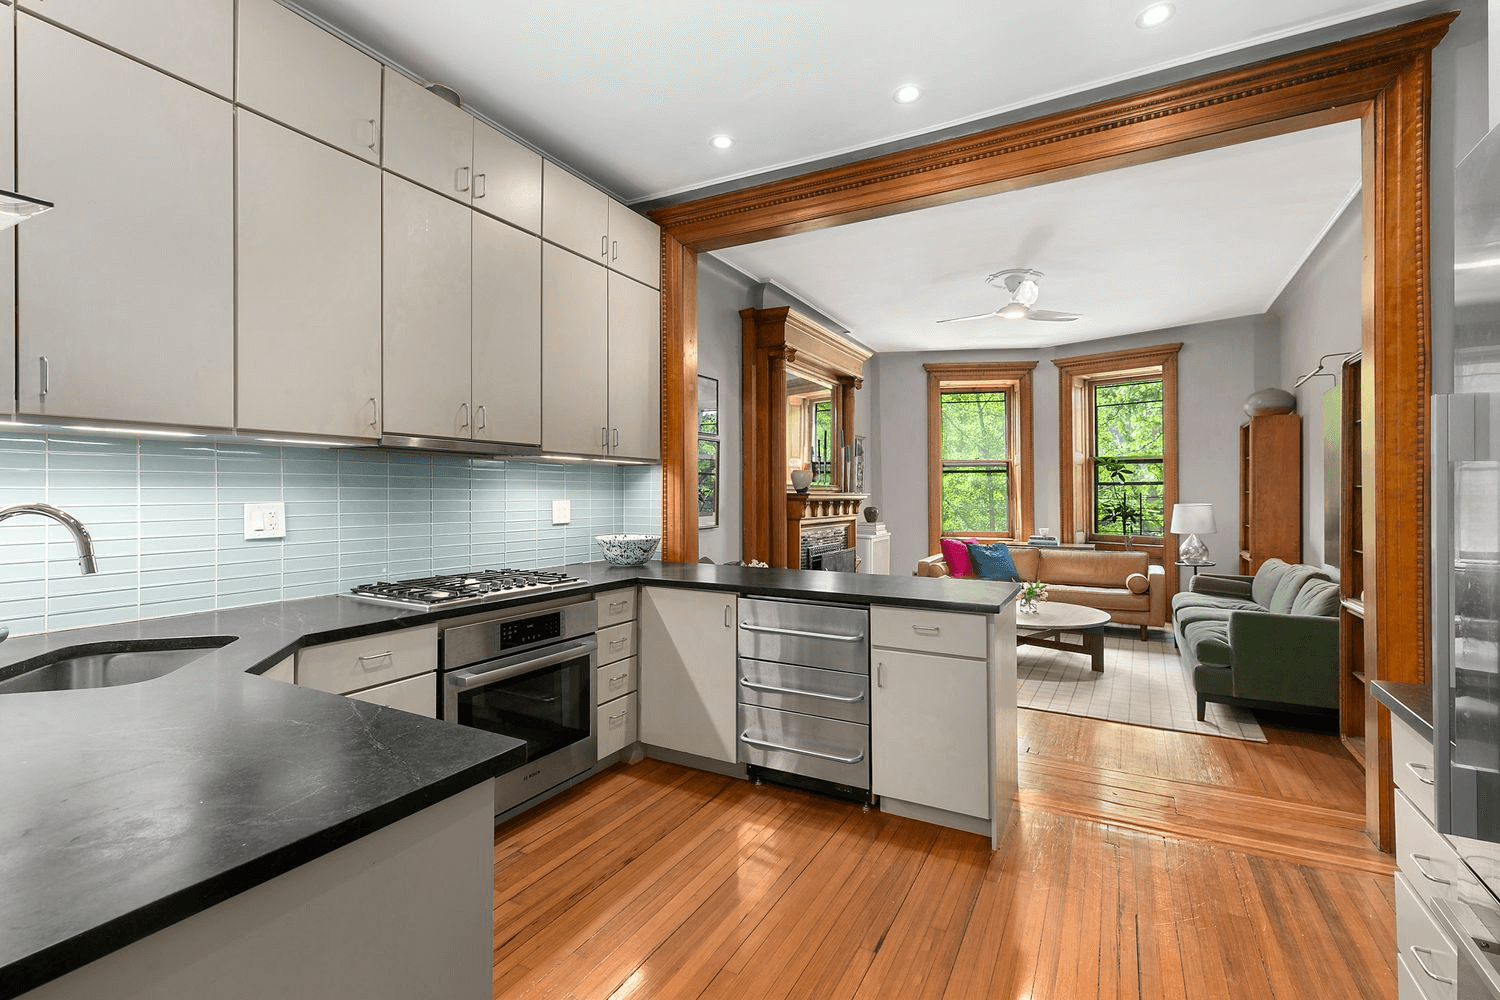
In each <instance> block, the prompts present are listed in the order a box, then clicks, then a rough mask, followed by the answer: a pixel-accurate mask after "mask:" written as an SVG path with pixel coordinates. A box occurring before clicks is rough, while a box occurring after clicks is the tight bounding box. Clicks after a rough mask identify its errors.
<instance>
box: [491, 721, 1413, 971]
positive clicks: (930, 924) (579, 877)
mask: <svg viewBox="0 0 1500 1000" xmlns="http://www.w3.org/2000/svg"><path fill="white" fill-rule="evenodd" d="M1267 735H1268V736H1269V737H1270V738H1271V742H1270V743H1269V744H1252V743H1244V742H1242V741H1237V740H1226V739H1218V738H1213V737H1201V736H1194V735H1190V734H1186V733H1173V732H1166V731H1162V730H1151V729H1144V728H1140V727H1134V726H1126V725H1120V724H1117V723H1110V722H1100V721H1096V720H1090V719H1081V718H1074V717H1071V716H1063V715H1054V714H1049V713H1040V712H1025V711H1023V712H1022V713H1021V738H1020V750H1021V755H1022V756H1021V786H1022V790H1021V794H1020V797H1019V800H1018V808H1017V810H1016V818H1015V820H1014V822H1013V823H1012V824H1011V826H1010V829H1009V831H1008V832H1007V835H1006V837H1005V840H1004V842H1003V844H1002V846H1001V849H1000V850H999V851H996V852H993V853H992V852H991V851H990V850H989V843H988V841H987V840H985V839H983V838H980V837H977V836H973V835H971V834H964V833H958V832H955V831H951V830H946V829H942V828H939V827H935V826H930V825H928V824H924V823H918V822H915V821H911V820H904V819H900V818H897V817H893V816H888V815H885V814H883V813H880V812H878V811H872V812H869V813H866V812H863V811H861V810H860V809H859V808H858V807H857V806H850V805H847V804H844V803H840V802H835V801H831V800H827V799H822V798H818V797H816V796H812V795H808V794H805V793H801V792H797V791H791V790H787V789H780V788H775V787H771V786H764V787H759V788H757V787H755V786H753V785H751V784H749V783H748V782H744V781H738V780H733V779H729V778H723V777H719V776H717V775H712V774H706V773H703V772H700V771H694V770H690V769H687V768H682V767H677V766H674V765H669V764H664V763H660V762H657V761H643V762H641V763H639V764H635V765H622V766H618V767H615V768H612V769H611V770H609V771H607V772H605V773H604V774H602V775H600V776H599V777H597V778H595V779H594V780H592V781H590V782H587V783H585V784H583V785H581V786H579V787H577V788H575V789H572V790H571V791H569V792H568V793H565V794H564V795H561V796H559V797H558V798H556V799H554V800H552V801H551V802H548V803H546V804H545V805H543V806H541V807H539V808H537V809H535V810H532V811H531V812H529V813H527V814H526V815H524V816H522V817H520V818H519V819H516V820H513V821H511V822H510V823H508V824H506V825H504V826H502V827H500V828H498V829H497V830H496V834H495V904H496V912H495V996H496V997H505V998H510V997H527V998H576V1000H595V998H621V1000H623V998H690V997H703V998H713V1000H729V998H733V1000H758V998H784V997H785V998H790V997H802V998H818V1000H824V998H830V1000H831V998H853V1000H874V998H900V1000H906V998H919V997H931V998H939V997H942V998H953V1000H957V998H964V1000H967V998H986V1000H1013V998H1014V1000H1021V998H1026V1000H1043V998H1058V1000H1063V998H1066V1000H1074V998H1081V997H1099V998H1113V997H1137V998H1143V1000H1154V998H1158V997H1181V998H1184V1000H1185V998H1188V997H1192V998H1194V1000H1197V998H1219V997H1222V998H1229V997H1234V998H1241V997H1243V998H1273V997H1274V998H1282V1000H1284V998H1299V997H1308V998H1318V1000H1332V998H1340V1000H1343V998H1354V997H1361V998H1382V1000H1390V998H1394V997H1395V995H1396V988H1395V971H1394V954H1395V946H1394V939H1395V929H1394V923H1395V917H1394V903H1393V895H1392V893H1393V886H1392V879H1391V871H1392V868H1393V866H1392V864H1391V862H1390V859H1389V857H1388V856H1386V855H1381V854H1379V853H1378V852H1376V851H1375V850H1374V849H1373V847H1371V846H1370V844H1369V842H1368V840H1365V839H1364V837H1363V834H1362V833H1361V832H1360V829H1359V827H1360V826H1361V825H1362V823H1363V808H1364V800H1363V787H1362V785H1361V784H1360V782H1359V780H1358V771H1357V769H1356V768H1355V767H1354V765H1353V763H1352V761H1349V760H1348V759H1347V757H1346V756H1344V753H1343V750H1342V749H1341V748H1339V747H1338V743H1337V738H1336V737H1327V736H1309V735H1305V734H1298V733H1286V732H1283V731H1279V730H1267Z"/></svg>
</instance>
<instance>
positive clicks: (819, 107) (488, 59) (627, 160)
mask: <svg viewBox="0 0 1500 1000" xmlns="http://www.w3.org/2000/svg"><path fill="white" fill-rule="evenodd" d="M296 2H297V3H298V5H299V6H302V7H304V8H305V9H307V10H308V11H310V12H312V13H313V14H315V15H316V16H318V17H321V18H323V19H324V20H326V21H327V22H329V23H330V24H332V25H333V26H335V27H337V28H339V29H341V30H343V31H345V32H346V33H348V34H349V35H351V36H352V37H354V38H357V39H359V40H361V41H362V42H364V43H366V44H368V45H370V46H371V47H373V48H374V49H375V50H377V51H379V52H381V53H382V54H383V55H385V56H387V57H389V58H391V59H393V60H395V61H396V62H398V63H400V64H402V65H404V66H405V67H406V68H408V69H409V70H411V71H413V72H415V73H418V74H422V75H424V76H426V77H427V78H429V79H432V80H438V81H441V82H443V83H446V84H449V85H450V86H453V87H455V88H457V89H458V90H459V91H460V92H461V93H462V94H463V95H464V97H465V99H466V101H467V103H468V104H469V105H470V106H471V107H473V108H474V109H475V110H477V111H479V112H480V113H482V114H484V115H485V116H487V117H489V118H491V119H493V120H494V121H496V122H498V123H499V124H501V125H502V126H504V127H506V128H508V129H510V130H511V131H513V132H514V133H516V134H517V135H519V136H521V137H522V138H524V139H526V140H527V141H529V142H531V143H533V144H534V145H536V146H537V147H538V148H540V149H541V150H543V151H544V152H546V153H547V154H549V155H551V156H553V157H554V158H556V159H558V160H560V161H562V162H564V163H567V164H569V165H571V166H572V167H574V168H575V169H577V170H579V171H580V172H582V173H583V174H584V175H586V176H589V177H591V178H593V179H594V180H596V181H598V182H599V183H601V184H603V185H604V186H605V187H607V188H609V189H611V190H612V191H614V192H615V193H616V194H617V195H619V196H620V197H622V198H624V199H626V200H627V201H636V200H649V199H654V198H659V197H664V196H669V195H672V194H674V193H678V192H684V191H691V190H695V189H698V188H702V187H705V186H707V185H711V184H715V183H719V182H723V181H727V180H730V179H734V178H739V177H745V176H749V175H753V174H757V173H761V172H764V171H767V170H771V169H775V168H778V167H785V166H790V165H793V164H799V163H806V162H809V161H812V160H817V159H821V158H824V157H828V156H831V155H837V154H840V153H843V152H848V151H851V150H856V149H862V148H866V147H869V146H873V145H878V144H881V143H884V142H889V141H892V140H896V139H900V138H904V137H908V136H912V135H918V134H922V133H926V132H931V131H933V130H936V129H941V128H944V127H946V126H952V125H955V124H960V123H963V122H968V121H974V120H977V119H983V118H987V117H989V116H992V115H995V114H998V113H1002V112H1005V111H1008V110H1013V109H1016V108H1021V107H1026V106H1028V105H1032V104H1036V103H1038V102H1041V101H1045V100H1048V99H1050V98H1055V97H1061V96H1065V95H1068V94H1074V93H1078V92H1080V91H1085V90H1089V89H1092V88H1094V87H1099V86H1103V85H1107V84H1109V83H1112V82H1115V81H1119V80H1122V79H1128V78H1130V77H1134V76H1139V75H1141V74H1142V73H1146V72H1150V71H1153V70H1159V69H1165V68H1168V67H1171V66H1175V65H1180V64H1183V63H1188V62H1192V61H1195V60H1198V59H1202V58H1206V57H1209V56H1211V55H1215V54H1218V53H1223V52H1228V51H1232V50H1235V49H1239V48H1243V47H1246V46H1250V45H1255V44H1258V43H1262V42H1267V41H1271V40H1273V39H1277V38H1282V37H1286V36H1288V35H1293V34H1298V33H1301V32H1304V31H1308V30H1312V29H1315V28H1318V27H1323V26H1327V25H1330V24H1336V23H1339V22H1342V21H1347V20H1350V19H1354V18H1357V17H1362V16H1366V15H1370V14H1375V13H1379V12H1382V11H1386V10H1390V9H1393V8H1398V7H1404V6H1408V5H1409V4H1410V3H1411V0H1254V2H1250V0H1176V3H1177V14H1176V16H1175V17H1174V18H1172V19H1171V20H1170V21H1168V22H1167V23H1166V24H1165V25H1163V26H1161V27H1159V28H1155V29H1152V30H1150V31H1146V30H1142V29H1139V28H1137V27H1135V17H1136V15H1137V13H1139V12H1140V10H1141V9H1142V8H1144V7H1145V6H1146V5H1147V2H1148V0H1067V2H1063V3H1021V2H1018V0H925V2H922V3H911V2H898V0H691V2H690V0H501V2H497V0H422V2H420V3H414V2H412V0H296ZM906 83H916V84H918V85H920V86H921V87H922V88H923V89H924V96H923V97H922V99H921V100H920V101H918V102H917V103H915V104H912V105H906V106H902V105H897V104H896V103H895V102H894V101H893V100H892V98H891V95H892V94H893V93H894V91H895V90H896V88H897V87H899V86H901V85H903V84H906ZM718 133H726V134H729V135H732V136H733V137H734V138H735V140H736V142H735V145H734V147H733V148H732V149H730V150H727V151H719V150H715V149H712V148H710V146H709V145H708V140H709V139H710V137H712V136H713V135H715V134H718Z"/></svg>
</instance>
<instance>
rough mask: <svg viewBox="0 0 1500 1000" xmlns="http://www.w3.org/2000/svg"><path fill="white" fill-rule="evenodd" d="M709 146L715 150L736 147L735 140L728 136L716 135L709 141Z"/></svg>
mask: <svg viewBox="0 0 1500 1000" xmlns="http://www.w3.org/2000/svg"><path fill="white" fill-rule="evenodd" d="M708 144H709V145H710V146H712V147H713V148H714V149H728V148H729V147H730V146H733V145H734V140H733V139H732V138H730V137H729V136H727V135H716V136H714V137H713V138H712V139H710V140H708Z"/></svg>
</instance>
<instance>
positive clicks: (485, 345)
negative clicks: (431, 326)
mask: <svg viewBox="0 0 1500 1000" xmlns="http://www.w3.org/2000/svg"><path fill="white" fill-rule="evenodd" d="M473 227H474V248H473V253H474V271H473V296H474V297H473V331H472V338H473V339H472V345H471V348H470V355H471V358H472V363H473V372H472V374H471V376H470V385H471V390H470V391H471V395H472V397H473V398H472V402H473V406H474V433H473V437H474V439H475V440H478V441H503V442H505V443H507V444H531V445H535V444H541V443H542V241H541V240H539V239H537V238H536V237H535V236H532V235H530V234H528V233H523V232H519V231H518V230H515V229H512V228H511V227H510V226H507V225H504V224H503V223H500V222H496V221H495V220H494V219H489V218H486V217H485V216H483V215H475V216H474V217H473Z"/></svg>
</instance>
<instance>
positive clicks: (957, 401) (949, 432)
mask: <svg viewBox="0 0 1500 1000" xmlns="http://www.w3.org/2000/svg"><path fill="white" fill-rule="evenodd" d="M1035 366H1036V362H1025V363H1020V364H1017V363H994V364H951V365H949V364H931V365H926V366H924V367H925V368H926V371H927V386H928V399H927V402H928V431H927V434H928V535H929V539H928V541H929V543H930V544H929V551H933V552H936V551H937V548H938V540H939V539H941V538H979V539H986V540H989V539H1012V540H1013V539H1017V538H1024V537H1025V534H1026V532H1027V531H1028V530H1030V529H1031V527H1032V525H1031V520H1032V488H1031V478H1032V477H1031V468H1030V465H1031V450H1032V442H1031V426H1030V425H1031V373H1032V369H1033V368H1034V367H1035Z"/></svg>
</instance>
